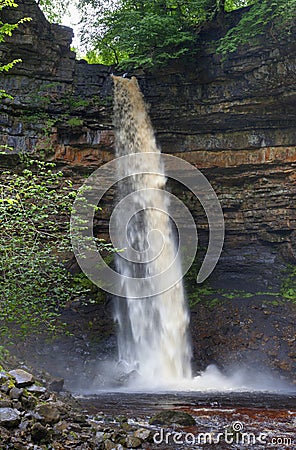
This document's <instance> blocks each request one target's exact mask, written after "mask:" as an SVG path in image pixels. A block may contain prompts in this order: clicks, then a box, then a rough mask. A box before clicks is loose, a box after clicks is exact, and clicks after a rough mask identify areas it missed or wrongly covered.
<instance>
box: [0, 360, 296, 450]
mask: <svg viewBox="0 0 296 450" xmlns="http://www.w3.org/2000/svg"><path fill="white" fill-rule="evenodd" d="M61 389H62V380H52V379H50V378H48V376H45V377H43V378H42V377H40V378H38V379H36V378H35V377H34V375H33V374H32V373H30V372H29V371H28V369H26V368H25V367H23V368H17V369H14V370H10V371H7V370H4V369H3V370H1V371H0V449H1V450H6V449H7V450H8V449H15V450H27V449H33V450H49V449H50V450H68V449H80V450H93V449H98V450H113V449H114V450H125V449H133V448H139V449H162V450H164V449H166V450H167V449H168V448H175V449H186V448H187V449H188V448H193V449H195V450H197V449H204V448H209V449H219V450H224V449H225V450H226V449H241V448H250V446H251V448H252V450H253V449H255V450H259V449H262V450H263V449H265V448H277V449H285V448H289V449H295V448H296V443H295V431H294V430H295V424H296V409H295V394H293V393H290V394H289V393H286V394H276V393H269V394H268V393H236V394H234V395H233V394H231V393H224V394H221V393H220V394H219V393H214V392H212V393H205V392H204V393H164V394H153V393H152V394H145V393H137V394H136V393H122V392H120V391H118V392H114V393H110V392H109V393H108V392H105V393H104V392H102V393H100V394H99V395H97V396H94V397H89V398H79V399H75V398H74V397H72V396H71V395H70V394H69V393H66V392H63V391H61V392H56V391H60V390H61Z"/></svg>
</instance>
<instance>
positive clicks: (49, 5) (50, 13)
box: [37, 0, 70, 23]
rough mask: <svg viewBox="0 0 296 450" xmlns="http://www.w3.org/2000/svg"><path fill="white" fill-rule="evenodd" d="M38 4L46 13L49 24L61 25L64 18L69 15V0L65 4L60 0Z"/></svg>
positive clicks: (44, 0) (41, 1)
mask: <svg viewBox="0 0 296 450" xmlns="http://www.w3.org/2000/svg"><path fill="white" fill-rule="evenodd" d="M37 3H38V5H39V6H40V8H41V9H42V11H43V12H44V14H45V16H46V18H47V20H48V21H49V22H57V23H60V22H61V20H62V17H63V16H64V15H65V14H66V13H69V11H68V8H69V5H70V1H69V0H66V1H63V2H61V1H60V0H37Z"/></svg>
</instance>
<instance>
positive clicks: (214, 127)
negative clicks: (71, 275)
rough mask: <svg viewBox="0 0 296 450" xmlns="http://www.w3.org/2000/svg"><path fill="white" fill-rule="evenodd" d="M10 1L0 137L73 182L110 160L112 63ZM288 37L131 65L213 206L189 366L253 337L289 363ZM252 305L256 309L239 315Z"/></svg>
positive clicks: (164, 137)
mask: <svg viewBox="0 0 296 450" xmlns="http://www.w3.org/2000/svg"><path fill="white" fill-rule="evenodd" d="M18 3H19V8H18V10H17V14H18V15H19V17H22V16H24V15H26V16H31V17H32V18H33V20H32V22H30V23H27V24H24V25H22V26H21V27H20V28H19V30H18V31H17V32H16V33H15V34H14V35H13V36H12V38H10V39H8V40H7V42H6V43H4V44H2V45H1V48H0V57H1V60H3V61H4V60H6V61H7V60H10V59H13V58H22V60H23V63H22V64H18V65H17V66H15V68H14V69H13V70H12V71H11V72H9V73H8V74H5V75H1V78H0V82H1V88H4V89H5V90H6V91H7V92H8V93H9V94H11V95H13V97H14V99H13V100H10V99H5V100H3V102H2V105H1V107H0V145H8V146H9V147H11V150H9V151H8V152H7V153H9V155H11V154H13V153H18V152H21V151H25V152H32V151H33V150H34V149H35V150H36V149H37V150H38V152H39V153H40V152H43V154H44V157H46V158H50V159H54V160H56V161H58V162H59V164H61V165H63V166H64V170H65V171H68V173H69V176H71V177H72V178H73V179H74V180H75V181H76V182H77V184H79V183H81V177H82V176H83V175H84V174H85V173H89V172H91V171H92V170H93V169H94V168H96V167H98V165H101V164H103V163H104V162H106V161H108V160H110V159H111V158H113V131H112V118H111V106H112V83H111V79H110V76H109V75H110V74H111V72H112V69H111V68H109V67H105V66H100V65H93V66H89V65H87V64H86V63H84V62H82V61H75V57H74V54H73V53H72V52H71V51H70V49H69V47H70V41H71V37H72V31H71V30H70V29H69V28H66V27H60V26H57V25H50V24H48V22H47V21H46V20H45V19H44V17H43V15H42V13H41V12H40V10H39V9H38V7H37V6H36V4H35V3H33V2H32V1H31V0H22V1H19V2H18ZM15 14H16V13H15V11H13V12H10V11H9V10H7V11H3V12H2V16H3V17H4V18H5V19H12V18H13V20H15V18H16V17H15ZM295 47H296V44H295V39H293V37H290V38H289V39H288V40H285V41H276V40H274V38H273V37H272V36H264V37H263V38H262V39H261V40H260V42H259V43H258V44H257V46H248V47H247V48H244V49H242V50H241V51H240V52H237V53H235V54H232V55H230V56H228V57H227V58H225V60H223V59H222V57H221V56H217V55H216V54H215V53H214V51H213V50H212V49H211V47H210V45H205V47H204V49H203V50H202V51H200V53H199V54H197V55H196V57H195V59H194V60H190V61H189V60H183V61H178V62H176V63H172V64H171V65H170V67H168V68H166V69H162V70H161V71H158V72H155V73H142V72H141V73H139V74H138V79H139V82H140V84H141V87H142V89H143V92H144V96H145V98H146V100H147V102H148V104H149V105H150V115H151V119H152V122H153V125H154V127H155V130H156V135H157V139H158V141H159V144H160V145H161V148H162V151H163V152H167V153H173V154H175V155H176V156H179V157H181V158H184V159H186V160H187V161H189V162H190V163H192V164H193V165H195V166H196V167H198V168H199V169H201V170H202V172H203V173H204V174H205V175H206V176H207V178H208V179H209V181H210V182H211V184H212V185H213V187H214V188H215V190H216V192H217V194H218V197H219V199H220V201H221V204H222V207H223V210H224V215H225V223H226V241H225V246H224V250H223V254H222V257H221V258H220V261H219V264H218V267H217V268H216V270H215V272H214V274H213V275H212V276H211V279H210V281H209V284H210V285H211V286H212V287H213V288H215V290H216V292H215V298H216V299H217V298H218V300H219V301H218V302H216V312H215V313H214V312H213V313H210V315H209V309H208V306H207V304H206V303H203V304H198V305H196V306H195V308H196V312H197V313H198V315H200V316H201V317H203V318H204V322H203V324H198V320H197V319H195V317H196V315H193V341H194V346H195V355H196V358H198V360H199V361H203V362H202V363H201V364H200V366H203V365H205V364H206V363H207V362H209V361H216V362H218V363H223V364H224V363H225V361H227V358H228V356H229V354H230V353H231V352H232V351H234V352H235V355H236V356H235V357H234V360H235V361H239V360H240V359H239V356H238V355H239V353H240V352H243V351H245V350H248V351H251V350H250V347H249V342H251V341H252V342H254V343H253V344H252V345H253V346H255V347H254V348H253V350H254V352H255V353H256V354H258V355H259V354H261V352H260V348H261V350H262V349H265V354H266V355H267V356H266V358H267V361H266V363H267V364H268V365H273V366H275V367H278V368H279V367H280V368H281V369H282V370H286V371H290V370H291V369H292V365H293V358H295V345H294V347H293V342H292V343H291V341H289V339H290V338H291V333H292V335H293V330H292V328H293V319H294V317H295V307H294V306H293V304H292V303H287V304H285V305H284V306H283V304H282V301H283V300H277V301H274V297H272V296H271V294H272V293H278V292H279V291H280V289H281V286H282V283H283V280H284V278H285V277H286V276H287V275H286V274H285V272H284V271H285V270H286V269H287V266H288V264H294V263H295V258H296V244H295V237H296V211H295V200H294V199H295V194H296V172H295V165H296V147H295V145H296V132H295V118H296V111H295V100H296V89H295V73H296V71H295V66H296V60H295V54H296V53H295ZM9 155H8V156H7V164H9V161H10V158H11V156H9ZM4 163H5V159H3V164H4ZM172 188H173V189H174V191H175V192H176V193H178V194H179V195H180V197H181V198H182V199H183V201H184V202H186V203H187V205H188V206H189V207H190V209H191V211H192V213H193V215H194V216H195V218H196V221H197V224H198V230H199V232H200V237H201V242H202V245H203V243H204V242H206V239H207V238H206V230H207V221H206V217H205V216H204V214H203V212H202V211H201V209H200V207H199V205H198V203H197V201H196V199H195V198H194V197H193V196H192V195H191V194H190V192H188V191H186V192H185V191H184V190H183V189H182V188H181V187H180V186H172ZM110 207H111V203H110V202H109V203H108V205H107V207H106V211H105V212H104V213H103V215H102V219H101V220H100V223H99V225H100V227H101V230H102V231H103V233H104V232H106V230H107V225H108V214H109V210H110ZM217 289H219V290H220V291H217ZM224 290H227V291H228V293H229V292H230V293H231V294H229V295H228V297H227V296H225V293H224ZM237 290H240V291H245V293H246V292H247V293H249V294H252V295H253V297H252V299H251V300H248V298H247V297H246V296H245V297H244V296H243V295H242V294H239V293H237V292H236V291H237ZM217 292H218V294H217ZM217 296H218V297H217ZM276 298H278V297H276ZM211 302H212V303H211ZM210 303H211V304H213V297H211V298H210ZM281 305H282V306H281ZM248 307H249V309H248ZM251 308H253V309H256V311H260V312H259V313H258V318H257V319H256V320H255V321H253V322H248V319H247V318H248V315H251V314H252V313H251ZM281 308H282V309H281ZM217 311H218V312H217ZM219 311H220V313H219ZM281 311H285V316H286V322H285V326H283V323H282V322H281V321H282V314H281ZM256 314H257V313H256ZM218 316H219V317H218ZM256 317H257V316H256ZM210 322H211V324H212V325H211V328H212V329H211V333H210V336H209V332H208V329H207V326H208V325H207V324H208V323H210ZM241 323H243V324H245V325H244V327H243V326H240V324H241ZM225 327H226V328H225ZM261 329H262V330H263V333H264V336H263V338H262V339H261V338H259V337H258V336H259V334H260V333H261ZM265 329H266V331H264V330H265ZM197 330H198V331H197ZM225 330H226V331H225ZM267 330H268V331H267ZM259 331H260V333H259ZM258 333H259V334H258ZM256 335H257V337H256ZM252 336H253V337H252ZM234 338H235V339H234ZM264 338H266V341H264ZM234 340H235V341H236V344H237V345H236V346H235V348H234V347H233V345H234V344H233V341H234ZM292 347H293V348H292ZM222 348H223V349H224V350H225V351H224V350H223V352H222V351H221V349H222ZM283 355H284V356H283ZM253 356H254V355H253ZM258 358H259V360H260V356H258ZM285 358H286V359H285ZM284 363H285V364H286V363H287V364H286V365H285V364H284Z"/></svg>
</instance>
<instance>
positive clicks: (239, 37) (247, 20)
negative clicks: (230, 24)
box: [218, 0, 296, 54]
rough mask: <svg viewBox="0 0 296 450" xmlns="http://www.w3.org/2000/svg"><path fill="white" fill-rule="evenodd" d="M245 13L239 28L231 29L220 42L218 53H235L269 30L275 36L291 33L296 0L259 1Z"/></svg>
mask: <svg viewBox="0 0 296 450" xmlns="http://www.w3.org/2000/svg"><path fill="white" fill-rule="evenodd" d="M253 3H254V4H253V6H252V7H251V8H250V9H249V10H248V11H246V12H245V14H244V15H243V16H242V19H241V20H240V22H239V23H238V25H237V26H235V27H234V28H231V29H230V30H229V31H228V32H227V33H226V35H225V37H223V38H222V39H221V41H220V45H219V47H218V52H220V53H223V54H226V53H228V52H234V51H236V50H237V48H238V47H239V46H240V45H244V44H247V43H249V42H250V39H254V38H256V37H257V36H259V35H261V34H263V33H265V32H266V31H267V29H269V30H270V32H271V33H273V34H274V35H281V34H283V33H289V32H290V31H291V27H292V26H293V24H295V17H296V0H262V1H259V0H257V1H256V2H253Z"/></svg>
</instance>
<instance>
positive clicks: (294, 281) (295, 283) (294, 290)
mask: <svg viewBox="0 0 296 450" xmlns="http://www.w3.org/2000/svg"><path fill="white" fill-rule="evenodd" d="M281 295H282V296H283V297H284V298H285V299H287V300H290V301H292V302H296V267H295V266H293V267H292V266H290V267H289V268H288V274H287V276H286V277H285V279H284V281H283V285H282V289H281Z"/></svg>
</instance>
